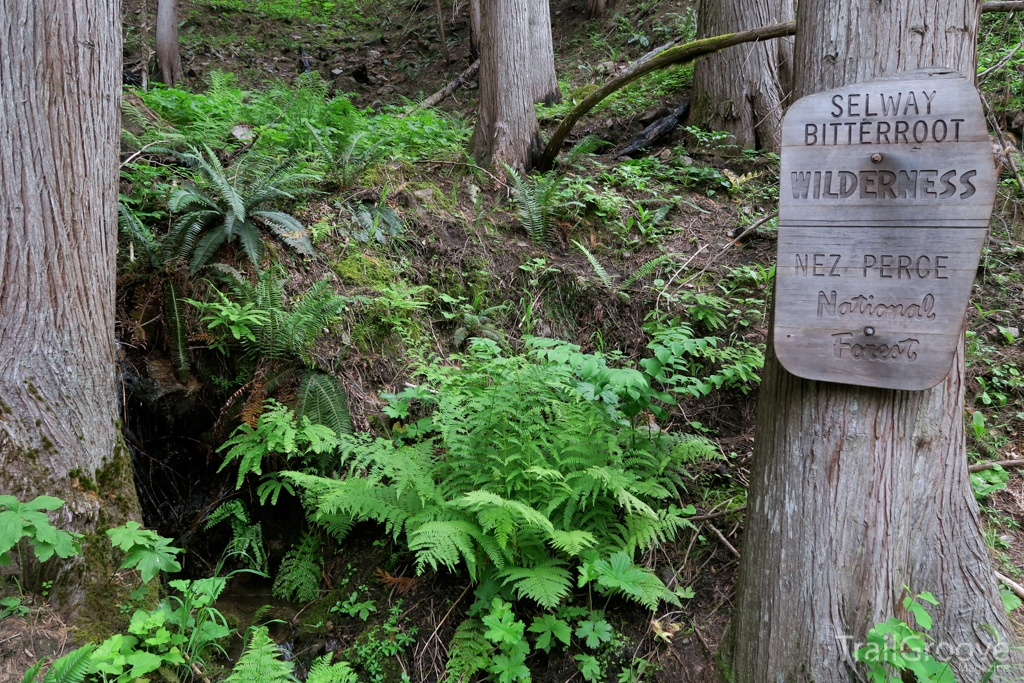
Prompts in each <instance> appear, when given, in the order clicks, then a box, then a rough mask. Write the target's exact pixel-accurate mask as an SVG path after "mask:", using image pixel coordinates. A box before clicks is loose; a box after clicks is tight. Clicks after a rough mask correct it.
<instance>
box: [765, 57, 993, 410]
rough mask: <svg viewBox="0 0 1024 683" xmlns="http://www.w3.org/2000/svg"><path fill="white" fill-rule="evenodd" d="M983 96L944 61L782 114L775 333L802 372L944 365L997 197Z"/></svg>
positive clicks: (828, 377) (858, 379) (846, 373)
mask: <svg viewBox="0 0 1024 683" xmlns="http://www.w3.org/2000/svg"><path fill="white" fill-rule="evenodd" d="M995 190H996V171H995V164H994V163H993V159H992V147H991V144H990V143H989V138H988V131H987V129H986V126H985V118H984V115H983V114H982V110H981V99H980V97H979V95H978V92H977V90H976V89H975V87H974V85H973V84H972V82H971V81H969V80H968V79H966V78H964V77H963V76H962V75H960V74H959V73H957V72H955V71H952V70H949V69H946V68H932V69H921V70H917V71H909V72H904V73H901V74H897V75H895V76H892V77H889V78H883V79H879V80H874V81H869V82H866V83H857V84H853V85H849V86H845V87H842V88H838V89H836V90H830V91H828V92H822V93H818V94H815V95H810V96H808V97H804V98H802V99H800V100H799V101H797V102H796V103H795V104H794V105H793V106H792V107H790V109H789V111H788V112H787V113H786V117H785V120H784V121H783V126H782V179H781V187H780V190H779V239H778V265H777V269H776V299H775V326H774V344H775V352H776V354H777V355H778V358H779V361H780V362H781V363H782V365H783V367H785V368H786V369H787V370H788V371H789V372H791V373H793V374H794V375H797V376H798V377H804V378H806V379H815V380H824V381H829V382H841V383H844V384H858V385H863V386H872V387H882V388H887V389H911V390H921V389H927V388H929V387H932V386H935V385H936V384H938V383H939V382H941V381H942V380H943V378H945V376H946V374H947V373H948V372H949V369H950V367H951V366H952V363H953V354H954V352H955V350H956V346H957V343H958V342H959V338H960V335H961V332H962V329H963V321H964V314H965V313H966V310H967V304H968V299H969V296H970V292H971V286H972V284H973V282H974V275H975V272H976V271H977V268H978V260H979V258H980V256H981V248H982V244H983V242H984V240H985V235H986V233H987V230H988V222H989V218H990V216H991V213H992V205H993V202H994V200H995Z"/></svg>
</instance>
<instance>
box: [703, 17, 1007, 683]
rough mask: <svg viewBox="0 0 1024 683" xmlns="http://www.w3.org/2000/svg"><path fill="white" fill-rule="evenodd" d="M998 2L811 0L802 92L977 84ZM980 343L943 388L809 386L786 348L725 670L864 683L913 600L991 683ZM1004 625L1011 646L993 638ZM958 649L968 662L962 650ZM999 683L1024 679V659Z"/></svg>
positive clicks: (769, 374)
mask: <svg viewBox="0 0 1024 683" xmlns="http://www.w3.org/2000/svg"><path fill="white" fill-rule="evenodd" d="M979 11H980V3H979V2H977V0H951V1H950V2H949V3H943V7H942V8H941V10H940V8H939V7H938V5H937V4H936V3H932V2H927V1H926V0H893V1H891V2H887V3H884V4H877V3H862V2H857V1H856V0H808V1H806V2H801V4H800V10H799V18H798V25H799V26H800V27H801V28H800V32H799V33H798V35H797V41H796V46H795V55H796V57H795V60H794V64H795V70H794V77H795V82H794V98H797V97H801V96H803V95H807V94H811V93H815V92H820V91H822V90H826V89H829V88H833V87H838V86H841V85H844V84H847V83H850V82H859V81H863V80H867V79H870V78H876V77H879V76H882V75H886V74H891V73H894V72H897V71H902V70H906V69H915V68H919V67H923V66H928V65H938V66H949V67H952V68H955V69H958V70H960V71H961V72H962V73H964V74H973V73H974V72H975V40H976V31H977V25H978V15H979ZM963 414H964V350H963V341H962V340H961V343H960V347H959V349H958V351H957V354H956V358H955V360H954V363H953V366H952V368H951V370H950V373H949V375H948V376H947V377H946V379H945V380H944V381H943V382H942V383H940V384H939V385H938V386H936V387H934V388H933V389H930V390H927V391H920V392H913V391H893V390H882V389H872V388H866V387H853V386H845V385H839V384H832V383H827V382H814V381H809V380H803V379H799V378H797V377H795V376H793V375H791V374H789V373H788V372H786V371H785V370H784V369H783V368H782V366H781V365H780V364H779V363H778V361H777V360H776V358H775V355H774V351H773V349H771V348H769V352H768V354H767V359H766V362H765V371H764V380H763V382H762V388H761V397H760V400H759V404H758V415H757V432H756V436H755V451H754V460H753V467H752V471H751V478H750V482H751V483H750V493H749V504H748V505H749V508H748V517H747V528H746V532H745V537H744V544H743V556H742V560H741V562H740V572H739V579H738V582H737V588H736V602H735V610H734V613H733V621H732V623H731V625H730V630H729V634H728V636H727V638H726V641H725V643H724V645H723V658H722V659H723V664H724V665H725V667H726V668H727V669H728V670H730V671H731V675H732V680H733V681H734V683H763V682H765V681H772V682H775V681H785V682H787V683H789V682H800V683H804V682H809V681H814V682H815V683H849V682H850V681H853V680H856V674H855V673H854V669H855V668H856V666H855V664H854V662H853V653H854V651H855V649H856V646H855V645H854V643H860V644H863V643H864V640H865V635H866V633H867V631H868V629H870V628H871V627H872V626H873V625H874V624H876V623H878V622H880V621H884V620H885V619H887V618H888V617H892V616H895V617H898V618H900V619H903V620H904V621H907V622H908V623H910V624H913V623H914V622H913V620H912V619H911V618H910V616H909V615H908V614H907V613H906V611H905V610H904V609H903V607H902V599H903V597H904V596H905V595H906V590H905V589H904V586H907V587H908V590H909V591H910V593H911V594H917V593H920V592H922V591H931V592H932V593H934V595H935V596H936V598H937V599H938V601H939V606H938V607H934V608H931V607H929V611H930V612H931V613H932V616H933V617H935V622H934V627H933V629H932V630H931V632H930V635H931V636H932V637H933V638H934V641H933V645H934V654H935V655H936V656H937V658H939V659H940V660H942V661H947V662H949V663H950V665H951V666H952V668H953V671H954V673H955V675H956V677H957V680H958V681H960V682H961V683H977V682H978V681H980V680H981V679H982V677H983V675H984V672H985V671H986V670H987V669H988V668H989V666H990V665H991V664H992V663H993V659H994V657H993V655H994V654H996V653H997V652H998V650H997V649H995V648H997V645H996V643H997V641H998V642H1001V643H1002V644H1003V652H1004V653H1005V650H1006V648H1007V646H1009V645H1011V644H1012V643H1013V641H1014V635H1013V630H1012V628H1011V627H1010V624H1009V621H1008V619H1007V616H1006V613H1005V611H1004V609H1003V606H1002V602H1001V599H1000V597H999V593H998V589H997V585H996V581H995V578H994V577H993V573H992V566H991V561H990V558H989V555H988V550H987V548H986V546H985V543H984V541H983V539H982V523H981V519H980V516H979V512H978V506H977V504H976V502H975V500H974V496H973V494H972V491H971V486H970V482H969V479H968V473H967V462H966V457H965V444H964V420H963ZM989 627H990V628H993V629H994V630H995V632H996V634H997V635H993V634H992V633H991V632H990V631H989V630H987V628H989ZM954 655H955V656H954ZM1000 661H1001V662H1003V663H1004V664H1006V665H1007V666H1004V667H1003V668H1001V669H1000V670H999V672H998V673H997V674H996V676H995V677H993V678H992V680H993V681H1010V680H1013V681H1018V680H1021V678H1020V673H1021V671H1020V669H1019V668H1011V667H1019V653H1012V654H1004V655H1003V656H1002V657H1001V658H1000Z"/></svg>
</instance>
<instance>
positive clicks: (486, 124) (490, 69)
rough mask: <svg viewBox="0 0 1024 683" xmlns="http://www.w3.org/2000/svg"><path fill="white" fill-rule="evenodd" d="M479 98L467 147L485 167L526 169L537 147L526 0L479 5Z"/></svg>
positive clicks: (531, 163)
mask: <svg viewBox="0 0 1024 683" xmlns="http://www.w3.org/2000/svg"><path fill="white" fill-rule="evenodd" d="M481 10H482V11H481V16H480V18H481V26H480V28H481V35H480V37H481V41H480V42H481V44H480V99H479V104H478V105H477V123H476V130H475V131H474V132H473V137H472V139H471V140H470V142H469V148H470V151H471V153H472V155H473V157H474V158H475V159H476V161H477V163H478V164H480V165H481V166H483V167H490V166H492V165H493V166H495V167H496V169H497V170H499V172H500V166H499V165H500V163H506V164H508V165H509V166H512V167H513V168H516V169H518V170H521V171H525V170H527V169H529V168H530V167H531V166H532V165H533V162H534V160H535V159H536V157H537V156H538V154H539V153H540V149H541V138H540V132H539V129H538V126H537V115H536V112H535V111H534V108H533V97H532V96H531V90H530V87H531V83H532V80H531V75H530V68H531V65H532V64H533V60H532V59H531V58H530V53H529V46H530V40H529V36H528V31H529V9H528V4H527V2H526V1H525V0H488V2H484V3H482V4H481Z"/></svg>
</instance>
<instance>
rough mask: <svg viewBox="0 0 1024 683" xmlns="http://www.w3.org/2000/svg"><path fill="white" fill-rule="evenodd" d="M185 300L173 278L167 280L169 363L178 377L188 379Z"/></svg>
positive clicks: (188, 360) (166, 303)
mask: <svg viewBox="0 0 1024 683" xmlns="http://www.w3.org/2000/svg"><path fill="white" fill-rule="evenodd" d="M186 303H187V300H186V299H184V298H183V297H182V296H181V288H180V287H179V286H178V283H177V282H175V281H174V280H168V281H167V286H166V288H164V326H165V328H166V330H167V348H168V350H169V351H170V353H171V363H173V365H174V369H175V371H177V374H178V379H179V380H180V381H185V380H187V379H188V371H189V368H190V366H191V364H192V359H191V357H190V356H189V353H188V325H187V323H186V322H185V304H186Z"/></svg>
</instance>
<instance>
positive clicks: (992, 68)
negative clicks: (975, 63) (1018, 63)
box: [978, 40, 1024, 85]
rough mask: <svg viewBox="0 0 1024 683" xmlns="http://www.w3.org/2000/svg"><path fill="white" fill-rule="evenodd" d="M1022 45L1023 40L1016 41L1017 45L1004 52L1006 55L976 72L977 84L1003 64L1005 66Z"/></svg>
mask: <svg viewBox="0 0 1024 683" xmlns="http://www.w3.org/2000/svg"><path fill="white" fill-rule="evenodd" d="M1022 47H1024V40H1021V41H1020V42H1019V43H1017V46H1016V47H1015V48H1013V49H1012V50H1010V51H1009V52H1008V53H1006V55H1005V56H1004V57H1003V58H1002V59H1000V60H999V61H998V62H996V63H995V64H993V65H992V66H990V67H989V68H987V69H985V70H984V71H982V72H981V73H980V74H978V85H981V84H982V83H984V82H985V80H986V79H988V77H989V76H991V75H992V74H993V73H995V72H996V71H999V70H1000V69H1002V68H1003V67H1004V66H1006V63H1007V62H1009V61H1010V60H1011V59H1013V56H1014V55H1015V54H1017V51H1018V50H1020V49H1021V48H1022Z"/></svg>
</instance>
